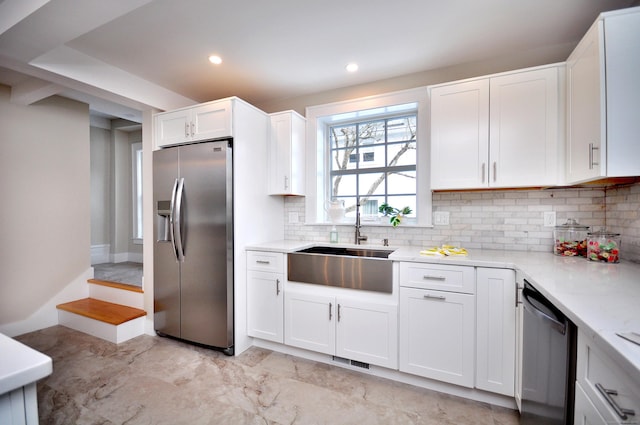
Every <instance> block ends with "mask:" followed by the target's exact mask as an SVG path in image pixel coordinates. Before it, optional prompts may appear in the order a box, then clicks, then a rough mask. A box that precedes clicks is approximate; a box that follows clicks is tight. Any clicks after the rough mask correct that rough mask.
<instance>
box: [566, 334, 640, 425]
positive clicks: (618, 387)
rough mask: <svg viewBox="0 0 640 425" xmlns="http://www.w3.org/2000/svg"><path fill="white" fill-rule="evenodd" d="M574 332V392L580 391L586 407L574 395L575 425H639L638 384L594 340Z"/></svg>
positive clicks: (639, 403) (639, 390)
mask: <svg viewBox="0 0 640 425" xmlns="http://www.w3.org/2000/svg"><path fill="white" fill-rule="evenodd" d="M578 331H579V332H578V360H577V366H576V380H577V383H576V388H581V389H582V391H583V392H584V394H583V395H584V397H585V398H586V399H587V401H589V402H590V403H589V404H590V405H589V404H587V403H586V402H585V400H581V401H579V400H578V395H577V391H576V403H575V408H576V415H575V418H576V420H575V423H576V424H584V423H586V424H592V423H593V424H601V423H606V424H615V425H618V424H637V423H640V419H639V416H640V382H637V381H636V380H634V379H633V378H632V377H631V376H630V375H629V374H628V373H627V371H626V370H625V368H624V367H622V366H620V365H619V364H618V363H617V362H616V361H615V360H613V359H612V358H611V357H610V356H609V355H608V354H607V353H605V352H604V351H603V350H602V349H601V348H600V347H599V346H598V345H597V344H596V343H595V341H594V340H592V339H590V338H589V337H588V336H587V335H586V334H585V333H584V332H582V331H580V330H579V329H578ZM595 413H597V415H596V414H595ZM599 420H600V421H599Z"/></svg>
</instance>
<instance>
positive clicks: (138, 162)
mask: <svg viewBox="0 0 640 425" xmlns="http://www.w3.org/2000/svg"><path fill="white" fill-rule="evenodd" d="M131 176H132V179H131V180H132V182H131V183H132V190H131V193H132V195H133V199H132V201H133V202H132V204H131V205H132V206H133V208H132V210H133V226H132V227H133V240H134V243H142V143H140V142H137V143H132V144H131Z"/></svg>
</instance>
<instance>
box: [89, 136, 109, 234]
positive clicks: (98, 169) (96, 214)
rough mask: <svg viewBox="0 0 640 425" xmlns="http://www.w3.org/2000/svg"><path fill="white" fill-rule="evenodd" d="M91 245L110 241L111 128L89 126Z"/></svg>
mask: <svg viewBox="0 0 640 425" xmlns="http://www.w3.org/2000/svg"><path fill="white" fill-rule="evenodd" d="M90 137H91V246H95V245H105V244H109V243H110V242H111V237H110V235H109V221H110V219H111V218H110V217H111V216H110V208H109V201H110V189H111V185H110V184H109V182H110V180H111V130H108V129H105V128H98V127H91V131H90Z"/></svg>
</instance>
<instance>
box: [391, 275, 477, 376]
mask: <svg viewBox="0 0 640 425" xmlns="http://www.w3.org/2000/svg"><path fill="white" fill-rule="evenodd" d="M474 336H475V297H474V296H473V295H471V294H459V293H455V292H444V291H433V290H426V289H417V288H404V287H401V288H400V347H399V348H400V350H399V351H400V359H399V360H400V371H402V372H407V373H411V374H414V375H419V376H424V377H426V378H432V379H436V380H438V381H444V382H449V383H452V384H457V385H462V386H465V387H469V388H471V387H473V381H474V361H475V355H474V353H475V338H474Z"/></svg>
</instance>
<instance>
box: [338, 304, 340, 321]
mask: <svg viewBox="0 0 640 425" xmlns="http://www.w3.org/2000/svg"><path fill="white" fill-rule="evenodd" d="M339 321H340V304H338V322H339Z"/></svg>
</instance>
